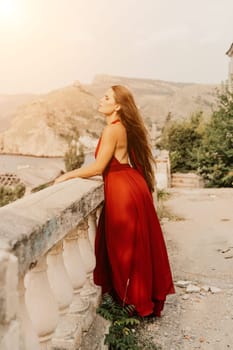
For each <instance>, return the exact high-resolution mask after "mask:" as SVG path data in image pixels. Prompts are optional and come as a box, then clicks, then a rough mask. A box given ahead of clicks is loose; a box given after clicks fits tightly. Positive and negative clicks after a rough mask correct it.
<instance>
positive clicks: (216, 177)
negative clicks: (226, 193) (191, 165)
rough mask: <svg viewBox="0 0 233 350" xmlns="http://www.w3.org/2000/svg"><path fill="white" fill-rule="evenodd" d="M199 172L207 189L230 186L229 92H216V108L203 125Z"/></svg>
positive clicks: (232, 117)
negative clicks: (208, 120) (207, 121)
mask: <svg viewBox="0 0 233 350" xmlns="http://www.w3.org/2000/svg"><path fill="white" fill-rule="evenodd" d="M198 170H199V173H200V174H201V175H202V176H203V178H204V180H205V183H206V186H207V187H232V186H233V93H232V92H230V91H229V90H227V89H226V90H225V91H224V92H222V93H218V108H217V110H216V111H214V113H213V115H212V117H211V120H210V122H209V123H207V124H206V127H205V132H204V134H203V138H202V144H201V147H200V156H199V168H198Z"/></svg>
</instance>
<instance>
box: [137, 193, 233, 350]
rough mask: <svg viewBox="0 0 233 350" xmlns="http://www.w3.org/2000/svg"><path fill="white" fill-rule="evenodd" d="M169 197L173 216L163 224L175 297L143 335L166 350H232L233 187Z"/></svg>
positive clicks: (149, 323) (148, 325) (168, 301)
mask: <svg viewBox="0 0 233 350" xmlns="http://www.w3.org/2000/svg"><path fill="white" fill-rule="evenodd" d="M169 193H170V196H169V198H168V199H167V200H166V202H165V206H166V207H167V208H169V211H170V212H171V213H172V214H173V217H172V219H171V218H170V219H169V217H168V218H166V217H165V218H163V219H162V220H161V222H162V227H163V231H164V236H165V240H166V242H167V248H168V253H169V259H170V263H171V268H172V271H173V277H174V281H175V285H176V294H175V295H170V296H168V298H167V302H166V304H165V308H164V311H163V316H162V317H161V318H160V319H154V320H153V321H151V322H148V323H146V324H145V326H144V327H145V330H144V332H145V334H146V335H147V336H148V337H152V338H153V340H154V342H155V343H156V344H159V345H161V348H162V349H163V350H193V349H201V350H228V349H233V189H193V190H188V189H170V190H169ZM168 216H169V215H168Z"/></svg>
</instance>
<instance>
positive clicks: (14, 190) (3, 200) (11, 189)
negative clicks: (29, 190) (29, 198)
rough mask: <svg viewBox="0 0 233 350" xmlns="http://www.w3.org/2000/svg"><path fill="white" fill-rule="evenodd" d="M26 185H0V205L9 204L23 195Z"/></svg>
mask: <svg viewBox="0 0 233 350" xmlns="http://www.w3.org/2000/svg"><path fill="white" fill-rule="evenodd" d="M25 190H26V187H25V185H24V184H22V183H19V184H17V185H16V186H4V185H0V207H3V206H4V205H7V204H9V203H11V202H14V201H16V200H17V199H19V198H21V197H23V195H24V193H25Z"/></svg>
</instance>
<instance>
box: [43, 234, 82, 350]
mask: <svg viewBox="0 0 233 350" xmlns="http://www.w3.org/2000/svg"><path fill="white" fill-rule="evenodd" d="M62 252H63V244H62V241H60V242H58V243H57V244H56V245H55V246H53V248H52V249H51V250H50V251H49V253H48V255H47V263H48V271H47V273H48V279H49V283H50V285H51V289H52V291H53V293H54V296H55V298H56V301H57V303H58V307H59V313H60V319H59V323H58V326H57V328H56V332H55V334H54V336H53V339H52V344H53V347H54V348H55V349H60V348H62V349H71V348H72V349H75V348H76V346H77V345H78V344H77V342H79V340H81V334H82V328H81V326H80V324H79V323H77V322H76V321H75V320H74V319H73V318H71V317H70V315H69V314H67V312H68V311H69V306H70V305H71V302H72V299H73V287H72V283H71V280H70V278H69V275H68V273H67V270H66V268H65V265H64V261H63V254H62ZM79 343H80V342H79Z"/></svg>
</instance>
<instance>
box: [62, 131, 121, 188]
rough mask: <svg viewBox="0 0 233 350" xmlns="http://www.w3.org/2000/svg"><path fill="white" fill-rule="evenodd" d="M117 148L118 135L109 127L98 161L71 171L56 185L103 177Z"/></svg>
mask: <svg viewBox="0 0 233 350" xmlns="http://www.w3.org/2000/svg"><path fill="white" fill-rule="evenodd" d="M115 147H116V133H115V131H114V127H112V125H108V126H106V127H105V129H104V131H103V134H102V137H101V143H100V148H99V151H98V155H97V158H96V160H95V161H94V162H93V163H91V164H89V165H85V166H83V167H81V168H79V169H75V170H72V171H69V172H67V173H65V174H64V175H62V176H59V177H58V178H57V179H56V180H55V184H56V183H59V182H62V181H66V180H69V179H72V178H75V177H83V178H88V177H91V176H95V175H101V174H102V173H103V171H104V169H105V168H106V166H107V165H108V163H109V161H110V159H111V158H112V156H113V154H114V151H115Z"/></svg>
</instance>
